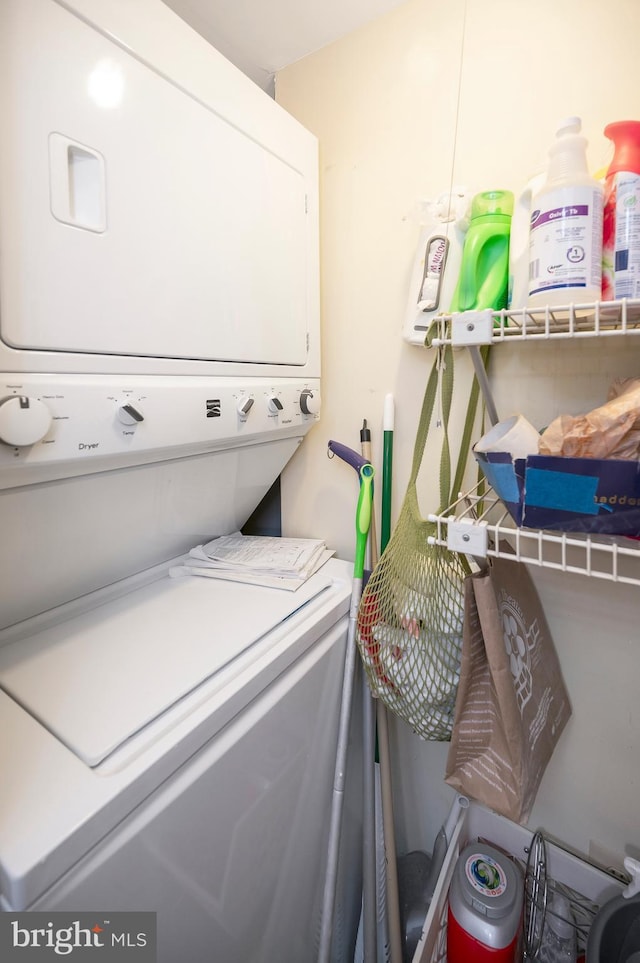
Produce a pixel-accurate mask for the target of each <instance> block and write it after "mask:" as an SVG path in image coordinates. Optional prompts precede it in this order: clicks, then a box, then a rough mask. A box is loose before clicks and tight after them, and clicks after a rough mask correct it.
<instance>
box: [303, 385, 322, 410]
mask: <svg viewBox="0 0 640 963" xmlns="http://www.w3.org/2000/svg"><path fill="white" fill-rule="evenodd" d="M300 411H301V412H302V414H303V415H317V414H318V412H319V411H320V392H319V391H311V389H310V388H305V389H304V391H301V392H300Z"/></svg>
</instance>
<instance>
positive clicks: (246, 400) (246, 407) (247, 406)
mask: <svg viewBox="0 0 640 963" xmlns="http://www.w3.org/2000/svg"><path fill="white" fill-rule="evenodd" d="M253 402H254V399H253V398H252V397H251V395H243V397H242V398H241V399H240V401H239V402H238V406H237V407H238V414H239V415H240V417H241V418H247V417H248V415H249V412H250V411H251V409H252V408H253Z"/></svg>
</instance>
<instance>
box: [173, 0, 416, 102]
mask: <svg viewBox="0 0 640 963" xmlns="http://www.w3.org/2000/svg"><path fill="white" fill-rule="evenodd" d="M164 2H165V3H166V5H167V6H168V7H171V9H172V10H174V11H175V12H176V13H177V14H178V15H179V16H180V17H182V19H183V20H186V22H187V23H188V24H189V25H190V26H191V27H193V29H194V30H197V31H198V33H200V34H202V36H203V37H204V38H205V39H206V40H208V41H209V43H210V44H212V45H213V46H214V47H216V48H217V49H218V50H219V51H220V53H222V54H224V56H225V57H227V59H228V60H230V61H231V62H232V63H234V64H235V65H236V67H239V68H240V70H242V71H243V72H244V73H245V74H247V75H248V76H249V77H251V79H252V80H254V81H255V83H257V84H258V85H259V86H260V87H262V89H263V90H266V91H268V92H269V93H273V75H274V74H275V72H276V71H277V70H280V69H281V68H282V67H286V66H288V65H289V64H292V63H295V62H296V60H300V59H301V58H302V57H306V56H307V54H310V53H313V52H314V51H316V50H320V48H321V47H325V46H326V45H327V44H329V43H332V42H333V41H334V40H337V39H338V38H339V37H343V36H345V34H347V33H350V32H351V31H352V30H355V29H356V28H357V27H361V26H363V25H364V24H365V23H369V22H371V21H372V20H375V19H376V18H377V17H379V16H381V15H382V14H383V13H386V12H387V11H388V10H392V9H393V8H394V7H399V6H400V4H401V3H404V0H164Z"/></svg>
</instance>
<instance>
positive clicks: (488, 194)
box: [451, 191, 513, 313]
mask: <svg viewBox="0 0 640 963" xmlns="http://www.w3.org/2000/svg"><path fill="white" fill-rule="evenodd" d="M512 214H513V193H512V192H511V191H483V192H482V194H476V195H475V197H474V198H473V201H472V202H471V221H470V223H469V230H468V231H467V236H466V238H465V241H464V248H463V250H462V264H461V266H460V274H459V276H458V283H457V285H456V289H455V291H454V294H453V301H452V304H451V313H454V312H455V311H481V310H483V309H484V308H492V309H493V310H494V311H499V310H500V309H501V308H506V306H507V296H508V287H509V234H510V231H511V215H512Z"/></svg>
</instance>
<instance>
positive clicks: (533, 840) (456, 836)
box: [412, 797, 624, 963]
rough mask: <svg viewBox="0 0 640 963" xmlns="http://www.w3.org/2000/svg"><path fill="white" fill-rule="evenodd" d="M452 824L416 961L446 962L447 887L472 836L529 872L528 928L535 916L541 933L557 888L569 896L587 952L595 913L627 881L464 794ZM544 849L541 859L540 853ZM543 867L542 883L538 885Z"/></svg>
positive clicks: (580, 940) (580, 945)
mask: <svg viewBox="0 0 640 963" xmlns="http://www.w3.org/2000/svg"><path fill="white" fill-rule="evenodd" d="M455 809H457V810H458V814H457V819H456V818H452V817H453V812H454V810H455ZM448 825H449V826H453V827H454V828H453V830H452V832H451V839H450V842H449V846H448V849H447V854H446V857H445V860H444V863H443V866H442V870H441V872H440V876H439V878H438V883H437V885H436V888H435V891H434V894H433V898H432V901H431V905H430V907H429V911H428V913H427V916H426V919H425V924H424V929H423V933H422V939H421V940H420V942H419V943H418V946H417V948H416V952H415V954H414V957H413V961H412V963H446V961H447V913H448V906H449V901H448V897H449V887H450V885H451V880H452V878H453V873H454V870H455V867H456V862H457V860H458V856H459V855H460V853H461V851H462V850H463V849H464V847H465V846H466V845H467V843H469V842H472V841H473V840H479V841H480V842H486V843H491V844H492V845H493V846H496V847H497V848H499V849H502V850H503V851H504V852H505V853H507V854H508V855H510V856H512V857H513V858H514V859H515V860H516V861H517V862H518V863H519V864H520V866H521V868H522V871H523V873H524V874H525V929H526V925H527V920H531V919H532V918H533V919H534V921H536V922H535V926H536V932H537V933H538V934H539V933H540V932H541V927H542V926H543V925H544V919H545V913H546V911H547V905H548V904H550V903H551V899H552V897H553V894H554V893H555V892H560V893H562V895H563V896H565V897H566V898H567V899H568V901H569V905H570V909H571V915H572V919H571V920H570V922H571V923H572V924H573V925H574V926H575V928H576V936H577V946H578V957H579V956H580V954H581V953H584V949H585V946H586V940H587V935H588V933H589V929H590V927H591V923H592V921H593V918H594V916H595V914H596V912H597V911H598V909H599V907H600V906H601V905H602V904H603V903H604V902H606V901H607V900H609V899H612V898H613V897H614V896H617V895H618V894H619V893H620V892H621V891H622V889H623V886H624V883H623V882H621V881H620V880H619V879H617V878H616V877H614V876H612V875H611V874H609V873H606V872H604V870H601V869H599V868H598V867H597V866H594V865H593V864H592V863H589V862H587V861H586V860H584V859H582V858H580V857H578V856H576V855H574V854H573V853H570V852H568V851H567V850H566V849H564V848H563V847H562V846H561V845H559V844H557V843H555V842H551V841H550V840H549V839H547V838H545V837H544V836H543V835H542V834H537V833H532V832H531V831H529V830H527V829H526V828H524V827H523V826H518V825H517V824H516V823H513V822H511V821H510V820H508V819H505V818H504V817H503V816H498V815H496V814H495V813H492V812H490V810H488V809H486V808H485V807H484V806H481V805H480V804H478V803H469V801H468V800H467V799H465V797H458V798H457V799H456V801H455V802H454V807H453V810H452V815H451V816H450V817H449V822H448ZM540 849H542V853H543V856H542V857H540V856H539V853H540ZM540 858H542V859H544V866H543V867H541V866H540V862H539V861H540ZM536 867H537V870H538V877H537V879H538V887H537V888H536V887H535V886H534V885H533V882H532V880H533V879H534V876H533V875H532V873H533V872H535V869H536ZM542 869H543V870H544V887H541V886H540V882H541V875H540V874H541V871H542ZM536 949H537V946H536V945H535V944H534V945H531V946H530V950H532V951H535V950H536ZM522 952H523V955H522V959H523V960H526V961H534V960H535V958H536V957H535V955H531V953H528V954H526V955H525V949H524V946H523V951H522Z"/></svg>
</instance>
